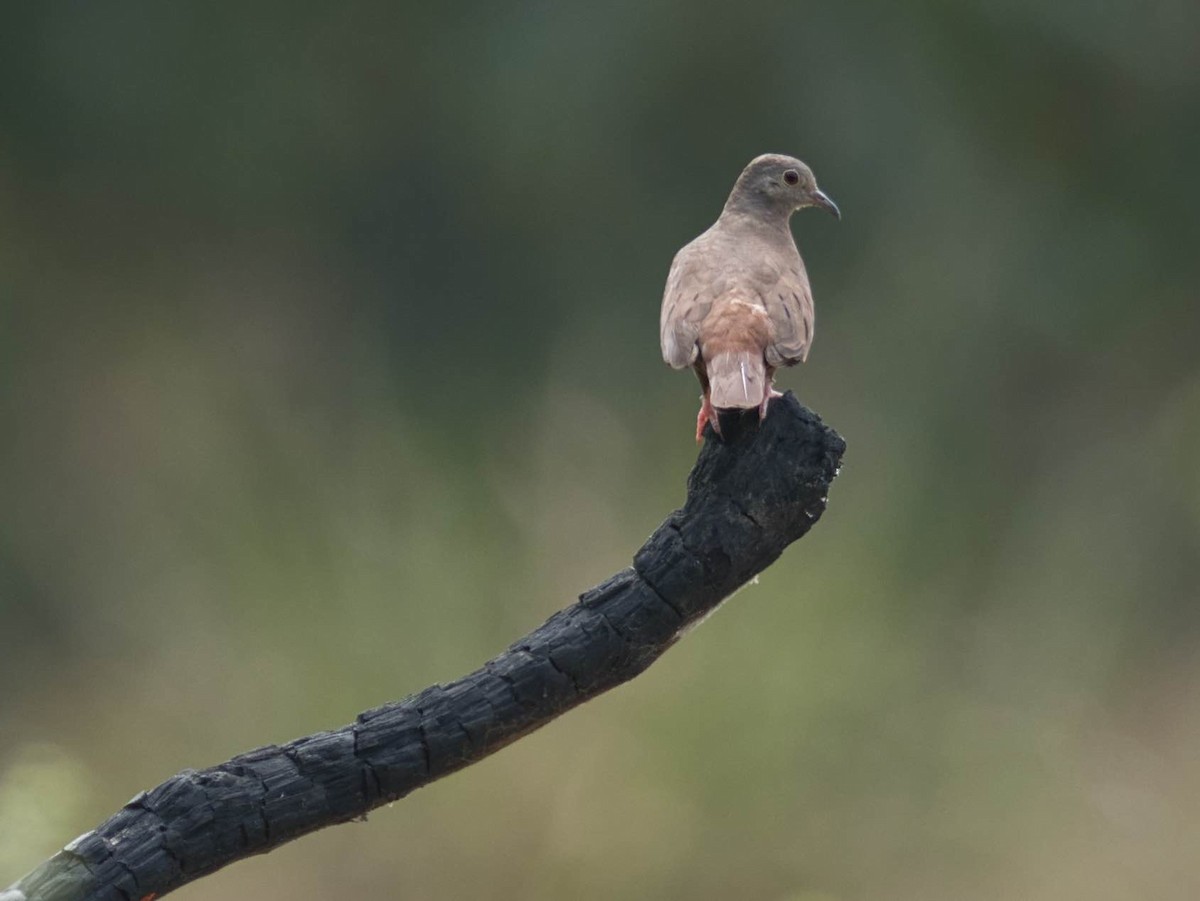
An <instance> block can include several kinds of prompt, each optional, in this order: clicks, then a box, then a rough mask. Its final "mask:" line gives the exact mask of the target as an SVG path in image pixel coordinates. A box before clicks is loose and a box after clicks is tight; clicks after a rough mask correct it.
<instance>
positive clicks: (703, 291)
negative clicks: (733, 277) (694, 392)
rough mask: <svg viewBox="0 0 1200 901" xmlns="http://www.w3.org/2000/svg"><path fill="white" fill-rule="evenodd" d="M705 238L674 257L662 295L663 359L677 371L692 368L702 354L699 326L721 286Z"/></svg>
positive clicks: (661, 336)
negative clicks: (716, 277) (717, 281)
mask: <svg viewBox="0 0 1200 901" xmlns="http://www.w3.org/2000/svg"><path fill="white" fill-rule="evenodd" d="M714 275H715V273H714V272H713V271H712V262H711V258H710V256H709V254H707V253H706V248H705V246H704V242H703V236H701V237H700V238H697V239H696V240H695V241H693V242H692V243H691V244H688V245H687V246H686V247H684V248H683V249H682V250H681V251H679V253H677V254H676V255H675V261H674V262H673V263H672V264H671V271H670V273H669V274H668V275H667V287H666V290H665V291H663V302H662V312H661V314H660V316H659V338H660V340H661V343H662V355H663V359H664V360H665V361H666V362H667V363H668V364H669V365H671V366H673V367H674V368H675V369H683V368H684V367H687V366H690V365H692V363H694V362H695V360H696V355H697V354H698V353H699V346H698V345H697V339H698V338H699V337H700V323H702V322H703V321H704V317H705V316H707V315H708V312H709V310H711V309H712V305H713V300H714V298H715V297H716V294H717V291H716V289H717V288H719V285H717V284H715V283H714V282H715V279H714Z"/></svg>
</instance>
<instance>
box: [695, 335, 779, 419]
mask: <svg viewBox="0 0 1200 901" xmlns="http://www.w3.org/2000/svg"><path fill="white" fill-rule="evenodd" d="M707 368H708V383H709V386H710V393H709V398H710V399H711V401H712V405H713V406H714V407H715V408H716V409H718V410H730V409H741V410H748V409H750V408H751V407H757V406H758V405H759V404H761V403H762V399H763V397H764V395H766V393H767V390H768V386H767V363H766V361H765V360H764V359H763V355H762V353H761V351H759V352H756V351H751V350H731V351H728V352H726V353H719V354H716V355H715V356H714V357H713V358H712V359H711V360H709V361H708V367H707Z"/></svg>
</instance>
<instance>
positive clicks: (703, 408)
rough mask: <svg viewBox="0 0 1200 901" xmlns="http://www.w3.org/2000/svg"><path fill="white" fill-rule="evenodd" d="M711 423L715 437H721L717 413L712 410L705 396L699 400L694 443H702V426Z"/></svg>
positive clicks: (719, 420)
mask: <svg viewBox="0 0 1200 901" xmlns="http://www.w3.org/2000/svg"><path fill="white" fill-rule="evenodd" d="M709 422H711V423H712V427H713V431H714V432H716V433H717V437H718V438H719V437H721V419H720V417H719V416H717V411H716V410H715V409H713V405H712V403H711V401H709V399H708V397H707V395H706V396H705V397H703V398H701V400H700V412H699V413H697V414H696V443H697V444H703V443H704V425H705V423H709Z"/></svg>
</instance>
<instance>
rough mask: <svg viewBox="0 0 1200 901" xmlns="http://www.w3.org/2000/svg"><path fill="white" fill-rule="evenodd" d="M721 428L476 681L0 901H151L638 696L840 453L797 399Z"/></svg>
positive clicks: (29, 881)
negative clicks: (651, 508)
mask: <svg viewBox="0 0 1200 901" xmlns="http://www.w3.org/2000/svg"><path fill="white" fill-rule="evenodd" d="M756 420H757V414H756V413H750V414H748V415H745V416H742V417H741V418H740V419H737V418H733V419H728V418H727V419H725V420H724V421H723V422H722V431H723V433H724V435H725V440H724V441H722V440H719V439H717V438H716V437H715V436H714V435H713V433H712V430H711V427H709V429H708V432H707V439H706V442H705V445H704V448H703V449H702V450H701V452H700V456H699V459H698V460H697V462H696V465H695V467H694V468H693V470H692V473H691V475H690V476H689V478H688V485H687V500H686V502H685V503H684V505H683V507H682V508H681V509H679V510H676V511H675V512H674V513H672V514H671V515H670V516H668V517H667V519H666V521H665V522H663V524H662V525H661V526H659V527H658V529H657V530H655V532H654V534H653V535H651V536H650V538H649V540H648V541H647V542H646V543H645V545H643V546H642V548H641V550H639V551H638V552H637V554H636V555H635V556H634V559H633V566H632V567H630V568H628V569H625V570H623V571H621V572H619V573H617V574H616V575H614V576H612V577H611V578H610V579H608V580H607V581H605V582H603V583H601V584H600V585H597V586H596V587H595V588H593V589H591V590H590V591H587V592H585V593H584V594H583V595H581V596H580V598H579V600H578V602H577V603H575V604H573V605H571V606H570V607H567V608H566V609H564V610H560V611H559V612H558V613H555V614H554V615H553V616H551V617H550V619H549V620H547V621H546V623H545V624H543V625H542V626H540V627H538V628H537V629H535V630H534V631H532V632H530V633H529V634H528V635H526V636H525V637H524V638H521V639H520V640H518V641H517V642H515V643H514V644H513V645H512V646H510V647H509V648H508V650H506V651H504V652H503V653H502V654H500V655H499V656H497V657H495V658H493V659H492V660H489V661H488V662H487V663H485V664H484V665H483V666H481V667H480V668H479V669H477V670H475V672H473V673H470V674H469V675H466V676H464V677H462V678H461V679H457V680H455V681H453V682H449V683H446V684H440V685H432V686H430V687H429V688H426V689H425V690H424V691H421V692H419V693H417V694H415V695H411V696H410V697H407V698H405V699H403V700H401V701H396V702H394V703H390V704H385V705H383V706H382V707H377V708H375V709H374V710H368V711H366V712H364V713H361V714H359V715H358V717H357V718H356V719H355V721H354V722H353V723H351V724H350V725H348V726H345V727H343V728H341V729H337V730H334V731H332V732H318V733H316V734H314V735H306V736H304V737H303V738H298V739H296V740H295V741H292V742H289V743H288V744H285V745H282V746H275V745H268V746H267V747H263V748H258V749H256V750H253V751H250V752H248V753H245V754H241V755H239V756H237V757H234V758H233V759H232V760H229V761H226V762H225V763H222V764H219V765H217V766H214V767H210V768H208V769H203V770H184V771H183V772H181V773H179V774H177V775H175V776H172V777H171V778H170V779H168V780H167V781H166V782H164V783H162V784H161V785H159V786H158V787H156V788H153V789H151V790H150V791H147V792H142V793H141V794H139V795H137V796H136V797H135V798H133V799H132V800H131V801H130V802H129V803H128V804H126V805H125V806H124V807H123V808H122V809H121V810H120V811H119V812H118V813H117V814H116V815H115V816H113V817H112V818H110V819H109V820H107V821H106V822H104V823H102V824H101V825H100V826H98V827H97V828H96V829H94V830H93V831H91V832H88V833H86V834H84V835H82V836H80V837H79V838H77V839H75V840H74V841H73V842H71V843H70V844H69V845H67V846H66V847H65V848H64V849H63V850H62V851H60V852H59V853H58V854H56V855H54V857H52V858H50V859H49V860H48V861H46V862H44V863H43V864H41V865H40V866H39V867H37V869H35V870H34V871H33V872H31V873H30V874H29V875H27V876H26V877H25V878H23V879H21V880H20V881H19V882H17V883H16V884H15V885H13V886H12V887H11V888H9V889H8V890H6V891H0V901H84V899H86V901H142V899H145V898H147V897H148V896H149V897H161V896H162V895H164V894H166V893H167V892H169V891H171V890H173V889H176V888H178V887H179V886H181V885H184V884H185V883H188V882H191V881H193V880H195V879H198V878H200V877H201V876H204V875H206V874H208V873H211V872H213V871H214V870H217V869H220V868H221V867H223V866H226V865H227V864H230V863H232V862H234V861H235V860H240V859H241V858H243V857H248V856H250V855H252V854H263V853H265V852H267V851H270V850H272V849H273V848H276V847H278V846H279V845H282V844H283V843H284V842H288V841H291V840H292V839H294V838H298V837H299V836H301V835H304V834H305V833H308V832H312V831H314V830H316V829H321V828H323V827H325V826H331V825H333V824H335V823H343V822H346V821H348V820H353V819H356V818H361V817H363V816H365V815H366V813H367V812H368V811H370V810H371V809H373V808H375V807H378V806H380V805H381V804H386V803H389V802H391V801H395V800H397V799H398V798H403V797H404V796H405V795H407V794H408V793H409V792H411V791H413V790H414V789H417V788H420V787H421V786H423V785H428V784H429V783H430V782H433V781H434V780H435V779H439V778H441V777H442V776H445V775H447V774H449V773H452V772H454V771H455V770H458V769H461V768H463V767H465V766H468V765H469V764H472V763H474V762H475V761H477V760H480V759H482V758H483V757H486V756H487V755H488V754H491V753H493V752H494V751H497V750H499V749H500V748H502V747H504V746H505V745H506V744H508V743H510V742H512V741H514V740H516V739H518V738H520V737H521V736H523V735H526V734H528V733H529V732H532V731H533V730H534V729H537V728H539V727H540V726H544V725H545V724H546V723H548V722H550V721H551V720H552V719H554V718H555V717H557V716H559V715H560V714H562V713H564V712H565V711H567V710H570V709H571V708H572V707H575V706H577V705H579V704H582V703H583V702H584V701H587V700H589V699H591V698H594V697H596V696H597V695H598V694H600V693H601V692H604V691H607V690H608V689H610V688H613V687H614V686H616V685H620V684H621V683H622V682H626V681H628V680H630V679H632V678H633V677H634V676H636V675H637V674H638V673H640V672H642V670H644V669H645V668H646V667H647V666H649V665H650V664H651V663H653V662H654V661H655V660H656V659H657V658H658V657H659V656H660V655H661V654H662V653H663V652H664V651H666V650H667V648H669V647H671V645H673V644H674V643H675V642H676V641H677V640H678V639H679V638H680V636H681V635H682V634H683V633H684V632H686V631H687V629H688V628H689V627H690V626H691V625H693V624H695V623H696V622H698V621H699V620H700V619H702V618H703V617H705V616H706V615H707V614H709V613H711V612H712V611H713V610H714V609H715V608H716V607H717V606H718V605H719V604H720V603H721V602H722V601H723V600H724V599H725V598H727V597H728V596H729V595H730V594H732V593H733V592H734V591H735V590H736V589H737V588H738V587H739V586H741V585H743V584H745V583H746V582H747V581H749V580H750V579H752V578H754V576H756V575H757V574H758V573H760V572H761V571H762V570H764V569H765V568H766V567H767V566H769V565H770V564H771V563H772V562H773V561H774V560H775V559H776V558H777V557H778V556H779V555H780V553H782V551H783V549H784V548H785V547H787V546H788V545H789V544H791V543H792V542H793V541H795V540H796V539H797V538H800V537H801V536H802V535H804V534H805V533H806V532H807V531H808V530H809V529H810V528H811V527H812V525H813V523H815V522H816V521H817V519H818V518H819V517H820V516H821V514H822V512H823V511H824V509H825V501H826V496H827V493H828V491H829V486H830V483H831V482H832V481H833V479H834V477H835V475H836V474H837V471H838V466H839V464H840V461H841V457H842V452H843V451H844V449H845V443H844V442H843V441H842V439H841V437H839V436H838V434H837V433H836V432H834V431H833V430H832V429H830V428H828V427H827V426H825V425H824V424H823V423H822V422H821V420H820V418H819V417H817V416H816V415H815V414H814V413H812V412H811V411H809V410H807V409H806V408H804V407H803V406H801V405H800V403H799V402H798V401H797V400H796V398H795V397H794V396H793V395H792V394H790V393H789V394H787V395H785V397H784V398H782V399H780V400H778V401H777V402H776V403H774V404H772V405H771V408H770V413H769V415H768V416H767V419H766V421H765V422H763V423H762V424H761V425H760V424H759V423H758V422H757V421H756Z"/></svg>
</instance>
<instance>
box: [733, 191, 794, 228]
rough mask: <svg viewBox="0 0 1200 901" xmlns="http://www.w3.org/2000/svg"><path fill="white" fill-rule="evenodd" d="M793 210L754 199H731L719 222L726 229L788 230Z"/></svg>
mask: <svg viewBox="0 0 1200 901" xmlns="http://www.w3.org/2000/svg"><path fill="white" fill-rule="evenodd" d="M791 218H792V210H791V209H790V208H788V207H781V206H775V205H772V204H766V203H763V202H762V201H760V200H758V199H757V198H752V197H736V196H735V197H730V198H729V201H728V202H727V203H726V204H725V209H723V210H722V211H721V218H720V219H719V220H718V221H719V222H720V223H721V224H722V225H724V226H725V227H726V228H737V229H748V230H751V231H759V230H769V231H779V230H784V231H787V230H788V220H789V219H791Z"/></svg>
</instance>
